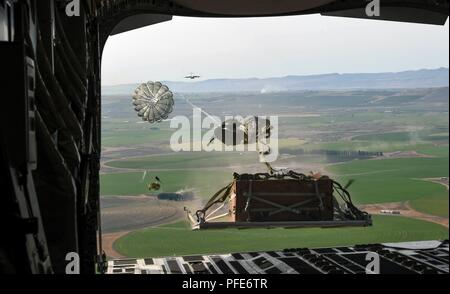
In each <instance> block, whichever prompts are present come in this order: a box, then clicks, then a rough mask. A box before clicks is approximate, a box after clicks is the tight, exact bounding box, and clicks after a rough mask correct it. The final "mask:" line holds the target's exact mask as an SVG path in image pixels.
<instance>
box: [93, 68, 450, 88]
mask: <svg viewBox="0 0 450 294" xmlns="http://www.w3.org/2000/svg"><path fill="white" fill-rule="evenodd" d="M163 83H164V84H166V85H167V86H168V87H169V88H170V89H171V90H172V91H173V92H191V93H195V92H203V93H204V92H261V93H270V92H284V91H299V90H353V89H401V88H405V89H408V88H432V87H448V85H449V70H448V68H439V69H422V70H414V71H403V72H395V73H394V72H386V73H354V74H323V75H309V76H286V77H275V78H264V79H258V78H249V79H210V80H203V81H193V82H171V81H163ZM137 86H138V83H136V84H126V85H114V86H103V87H102V93H103V95H130V94H131V93H133V92H134V89H135V88H136V87H137Z"/></svg>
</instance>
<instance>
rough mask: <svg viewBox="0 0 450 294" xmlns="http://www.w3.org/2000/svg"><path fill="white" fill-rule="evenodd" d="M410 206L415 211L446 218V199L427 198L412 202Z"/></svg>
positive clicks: (439, 197)
mask: <svg viewBox="0 0 450 294" xmlns="http://www.w3.org/2000/svg"><path fill="white" fill-rule="evenodd" d="M447 195H448V194H447ZM410 204H411V206H412V207H413V208H414V209H415V210H417V211H421V212H424V213H428V214H431V215H437V216H441V217H447V218H448V210H449V209H448V205H449V202H448V197H447V198H446V197H442V196H427V197H423V198H418V199H415V200H412V201H410Z"/></svg>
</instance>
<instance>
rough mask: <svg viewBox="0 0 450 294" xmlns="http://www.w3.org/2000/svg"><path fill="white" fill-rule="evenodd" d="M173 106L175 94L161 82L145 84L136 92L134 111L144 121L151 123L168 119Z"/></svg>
mask: <svg viewBox="0 0 450 294" xmlns="http://www.w3.org/2000/svg"><path fill="white" fill-rule="evenodd" d="M173 104H174V100H173V93H172V92H171V91H170V90H169V87H167V86H166V85H163V84H161V83H160V82H151V81H150V82H147V83H143V84H141V85H139V87H137V88H136V90H135V91H134V95H133V105H134V106H135V107H134V109H135V110H136V111H137V113H138V116H140V117H142V120H144V121H148V122H149V123H155V122H160V121H162V120H164V119H166V118H167V117H168V116H169V114H170V113H171V112H172V110H173Z"/></svg>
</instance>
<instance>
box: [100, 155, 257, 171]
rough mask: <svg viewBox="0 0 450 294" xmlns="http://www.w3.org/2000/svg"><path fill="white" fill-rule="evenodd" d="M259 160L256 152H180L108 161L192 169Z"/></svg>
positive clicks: (121, 164) (128, 165)
mask: <svg viewBox="0 0 450 294" xmlns="http://www.w3.org/2000/svg"><path fill="white" fill-rule="evenodd" d="M255 162H258V157H257V154H256V153H248V152H247V153H242V154H241V153H238V152H179V153H172V154H158V155H152V156H146V157H139V158H132V159H127V160H119V161H111V162H108V165H109V166H112V167H118V168H134V169H136V168H137V169H190V168H202V167H226V166H232V165H240V164H252V163H255Z"/></svg>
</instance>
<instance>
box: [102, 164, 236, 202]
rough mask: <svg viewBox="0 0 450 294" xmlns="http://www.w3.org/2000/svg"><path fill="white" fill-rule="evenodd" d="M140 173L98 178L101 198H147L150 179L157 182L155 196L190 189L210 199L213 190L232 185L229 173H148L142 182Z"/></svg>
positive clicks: (106, 175)
mask: <svg viewBox="0 0 450 294" xmlns="http://www.w3.org/2000/svg"><path fill="white" fill-rule="evenodd" d="M142 176H143V172H131V173H112V174H104V175H101V176H100V187H101V188H100V194H101V195H125V196H131V195H141V194H151V193H150V192H149V191H148V189H147V185H148V183H149V182H151V181H154V177H155V176H158V177H159V178H160V179H161V189H160V191H157V192H156V193H159V192H176V191H179V190H182V189H193V190H194V191H195V192H196V195H198V196H200V197H202V198H209V197H211V196H212V195H213V194H214V193H215V192H216V191H217V190H219V189H220V188H222V187H224V186H226V185H227V184H228V183H230V182H231V181H232V175H231V174H230V173H229V172H220V171H218V172H214V173H211V172H209V171H192V170H191V171H186V170H180V171H158V172H152V173H150V172H148V173H147V174H146V177H145V179H144V180H143V181H142Z"/></svg>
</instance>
